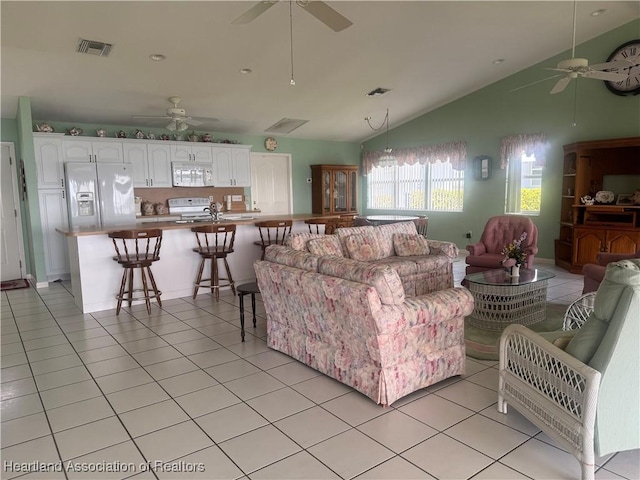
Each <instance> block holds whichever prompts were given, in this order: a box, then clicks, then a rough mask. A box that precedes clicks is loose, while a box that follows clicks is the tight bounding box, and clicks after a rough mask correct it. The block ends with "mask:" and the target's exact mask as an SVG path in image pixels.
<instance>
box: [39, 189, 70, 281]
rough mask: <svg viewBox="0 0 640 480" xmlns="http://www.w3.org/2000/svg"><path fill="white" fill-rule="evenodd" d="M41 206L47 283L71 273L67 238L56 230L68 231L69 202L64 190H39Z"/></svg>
mask: <svg viewBox="0 0 640 480" xmlns="http://www.w3.org/2000/svg"><path fill="white" fill-rule="evenodd" d="M38 202H39V204H40V223H41V225H42V239H43V245H44V260H45V273H46V275H47V281H52V280H57V279H59V278H61V276H63V275H65V276H66V275H68V274H69V273H70V268H69V254H68V251H67V238H66V237H65V236H64V235H63V234H61V233H58V232H56V228H64V229H66V228H67V226H68V224H69V220H68V218H67V200H66V198H65V193H64V190H63V189H61V188H56V189H53V188H52V189H41V190H38Z"/></svg>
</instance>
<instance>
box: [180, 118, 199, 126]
mask: <svg viewBox="0 0 640 480" xmlns="http://www.w3.org/2000/svg"><path fill="white" fill-rule="evenodd" d="M184 123H186V124H187V125H192V126H194V127H197V126H198V125H202V122H201V121H200V120H194V119H193V118H191V117H188V118H185V119H184Z"/></svg>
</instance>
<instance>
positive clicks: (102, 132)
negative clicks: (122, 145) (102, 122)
mask: <svg viewBox="0 0 640 480" xmlns="http://www.w3.org/2000/svg"><path fill="white" fill-rule="evenodd" d="M96 135H98V136H99V137H106V136H107V131H106V130H105V129H104V128H100V129H98V130H96Z"/></svg>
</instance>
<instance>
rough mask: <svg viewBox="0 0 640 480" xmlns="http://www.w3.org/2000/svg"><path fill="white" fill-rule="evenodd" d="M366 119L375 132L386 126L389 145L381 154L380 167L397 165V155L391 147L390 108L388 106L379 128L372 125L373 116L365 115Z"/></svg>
mask: <svg viewBox="0 0 640 480" xmlns="http://www.w3.org/2000/svg"><path fill="white" fill-rule="evenodd" d="M364 119H365V120H366V121H367V124H368V125H369V128H371V130H373V131H374V132H377V131H379V130H381V129H382V127H386V134H385V143H386V145H387V146H386V147H385V148H384V153H383V154H382V155H381V156H380V158H379V160H378V162H377V165H378V166H379V167H391V166H393V165H395V164H396V157H395V156H394V155H393V149H392V148H391V147H389V109H388V108H387V113H386V115H385V116H384V120H382V123H381V124H380V126H379V127H378V128H375V127H374V126H373V125H371V117H364Z"/></svg>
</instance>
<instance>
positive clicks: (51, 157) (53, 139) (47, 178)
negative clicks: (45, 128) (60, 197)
mask: <svg viewBox="0 0 640 480" xmlns="http://www.w3.org/2000/svg"><path fill="white" fill-rule="evenodd" d="M63 136H64V135H63V134H59V135H56V134H53V133H34V134H33V149H34V152H35V157H36V171H37V175H38V188H64V164H63V160H62V137H63Z"/></svg>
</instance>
